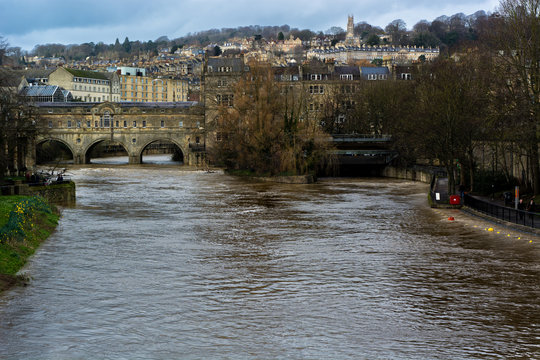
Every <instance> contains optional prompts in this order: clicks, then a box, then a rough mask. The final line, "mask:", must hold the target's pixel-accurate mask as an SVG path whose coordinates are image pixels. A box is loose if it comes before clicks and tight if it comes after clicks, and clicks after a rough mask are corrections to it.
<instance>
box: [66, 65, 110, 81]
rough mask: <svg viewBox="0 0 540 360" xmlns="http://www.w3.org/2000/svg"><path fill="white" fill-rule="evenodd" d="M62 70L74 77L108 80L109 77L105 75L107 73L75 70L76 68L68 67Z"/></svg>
mask: <svg viewBox="0 0 540 360" xmlns="http://www.w3.org/2000/svg"><path fill="white" fill-rule="evenodd" d="M64 70H66V71H67V72H69V73H70V74H72V75H73V76H76V77H81V78H89V79H101V80H109V78H108V77H107V74H105V73H101V72H97V71H88V70H77V69H69V68H64Z"/></svg>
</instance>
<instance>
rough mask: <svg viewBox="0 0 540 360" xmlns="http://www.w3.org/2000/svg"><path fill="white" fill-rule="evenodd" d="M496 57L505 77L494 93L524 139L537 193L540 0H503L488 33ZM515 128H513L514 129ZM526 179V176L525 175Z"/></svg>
mask: <svg viewBox="0 0 540 360" xmlns="http://www.w3.org/2000/svg"><path fill="white" fill-rule="evenodd" d="M487 39H488V41H489V42H490V48H491V54H492V55H493V57H494V58H495V76H496V77H497V78H502V79H504V80H505V83H504V84H503V86H498V87H497V88H496V89H495V91H494V92H492V94H493V96H497V97H499V98H500V97H502V98H504V99H505V100H506V102H505V104H504V105H505V106H504V108H503V109H501V108H499V111H498V114H499V115H502V114H504V117H505V120H506V126H507V128H508V131H509V132H510V131H511V132H512V133H513V136H514V141H516V142H518V143H521V144H522V146H523V147H524V150H525V152H526V154H527V158H528V162H529V164H528V165H529V166H528V168H529V169H530V172H529V174H526V177H527V178H528V179H526V180H527V182H528V183H530V185H531V187H532V190H533V192H534V194H535V195H538V194H540V164H539V154H538V141H539V138H538V131H539V124H540V2H539V1H538V0H501V3H500V7H499V17H496V18H495V19H493V26H492V27H491V29H490V31H489V32H488V33H487ZM510 129H512V130H510ZM524 180H525V179H524Z"/></svg>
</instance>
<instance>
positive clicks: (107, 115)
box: [103, 111, 111, 128]
mask: <svg viewBox="0 0 540 360" xmlns="http://www.w3.org/2000/svg"><path fill="white" fill-rule="evenodd" d="M103 126H105V127H106V128H108V127H111V113H110V112H109V111H105V112H104V113H103Z"/></svg>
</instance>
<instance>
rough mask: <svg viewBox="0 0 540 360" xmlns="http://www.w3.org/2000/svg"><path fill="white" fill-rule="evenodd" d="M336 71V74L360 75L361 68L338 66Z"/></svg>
mask: <svg viewBox="0 0 540 360" xmlns="http://www.w3.org/2000/svg"><path fill="white" fill-rule="evenodd" d="M334 72H335V73H336V74H353V75H360V69H359V68H358V67H357V66H336V67H335V68H334Z"/></svg>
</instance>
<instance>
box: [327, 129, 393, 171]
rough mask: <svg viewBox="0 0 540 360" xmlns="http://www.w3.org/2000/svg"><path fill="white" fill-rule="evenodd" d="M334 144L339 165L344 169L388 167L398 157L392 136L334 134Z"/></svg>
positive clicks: (334, 151)
mask: <svg viewBox="0 0 540 360" xmlns="http://www.w3.org/2000/svg"><path fill="white" fill-rule="evenodd" d="M332 143H333V144H334V148H335V150H333V151H332V153H333V154H335V155H336V156H337V159H338V163H339V165H340V166H342V167H351V166H381V167H384V166H386V165H388V164H389V163H390V162H391V161H392V160H393V159H395V158H396V157H397V152H396V151H395V150H392V148H391V145H392V137H391V136H390V135H374V134H333V135H332Z"/></svg>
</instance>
